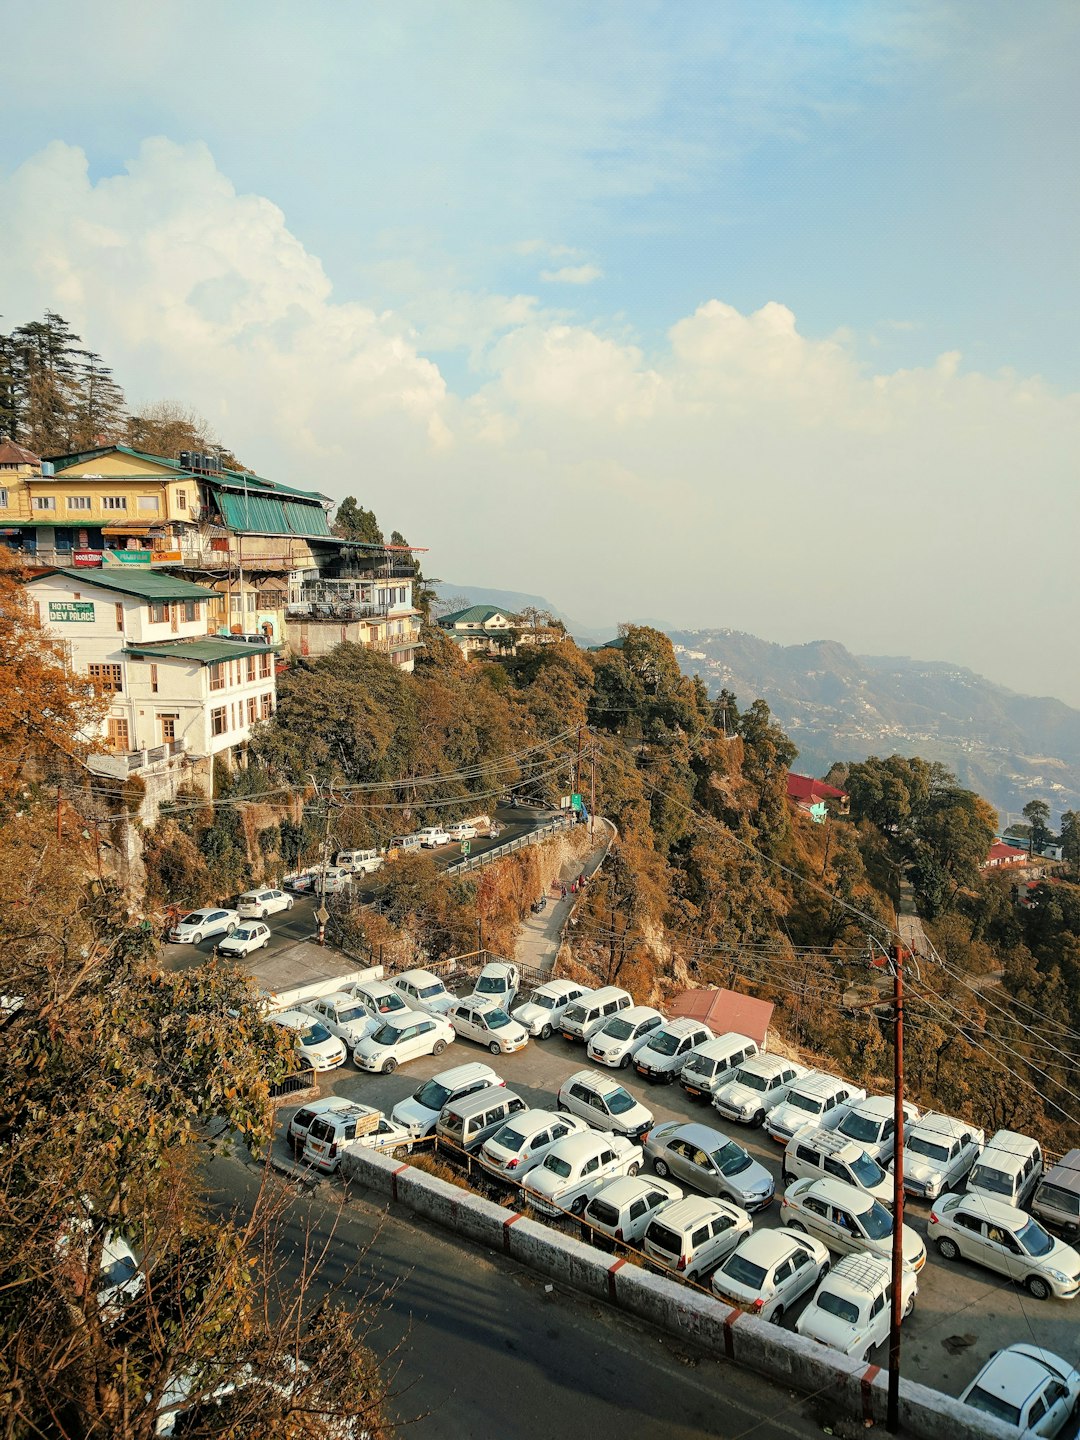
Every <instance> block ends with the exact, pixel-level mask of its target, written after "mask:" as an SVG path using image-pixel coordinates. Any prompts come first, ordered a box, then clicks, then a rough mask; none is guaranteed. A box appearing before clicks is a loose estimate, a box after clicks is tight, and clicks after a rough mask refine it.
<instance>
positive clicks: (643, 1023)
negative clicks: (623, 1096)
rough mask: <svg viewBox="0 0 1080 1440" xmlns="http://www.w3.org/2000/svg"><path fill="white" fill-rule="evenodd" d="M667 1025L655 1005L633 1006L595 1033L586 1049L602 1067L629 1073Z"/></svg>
mask: <svg viewBox="0 0 1080 1440" xmlns="http://www.w3.org/2000/svg"><path fill="white" fill-rule="evenodd" d="M663 1023H664V1017H663V1015H661V1014H660V1011H659V1010H654V1009H653V1008H652V1006H651V1005H631V1007H630V1009H629V1010H623V1011H622V1012H621V1014H619V1015H612V1017H611V1018H610V1020H605V1021H604V1023H603V1025H601V1027H600V1029H599V1030H594V1031H593V1033H592V1035H590V1037H589V1039H588V1041H587V1042H586V1045H585V1048H586V1050H587V1051H588V1055H589V1059H590V1060H595V1061H596V1063H597V1064H598V1065H610V1066H611V1068H612V1069H613V1070H614V1069H616V1068H620V1069H625V1068H626V1067H627V1066H628V1065H629V1064H630V1062H631V1061H632V1060H633V1058H634V1056H635V1055H636V1054H637V1052H638V1051H639V1050H640V1049H641V1048H642V1046H644V1045H645V1044H646V1043H647V1042H648V1039H649V1036H650V1035H651V1034H652V1032H653V1031H654V1030H656V1029H657V1028H658V1026H660V1025H663Z"/></svg>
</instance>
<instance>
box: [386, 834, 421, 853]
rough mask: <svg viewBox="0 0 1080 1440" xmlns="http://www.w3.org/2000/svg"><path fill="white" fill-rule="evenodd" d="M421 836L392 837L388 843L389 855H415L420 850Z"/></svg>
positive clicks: (387, 851)
mask: <svg viewBox="0 0 1080 1440" xmlns="http://www.w3.org/2000/svg"><path fill="white" fill-rule="evenodd" d="M420 848H421V847H420V836H419V835H391V837H390V839H389V840H388V841H387V842H386V853H387V855H392V856H396V855H409V854H415V853H416V852H417V851H418V850H419V849H420Z"/></svg>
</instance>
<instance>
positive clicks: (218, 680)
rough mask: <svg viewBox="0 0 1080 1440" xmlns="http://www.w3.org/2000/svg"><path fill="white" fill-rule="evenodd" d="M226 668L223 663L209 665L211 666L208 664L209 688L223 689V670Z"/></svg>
mask: <svg viewBox="0 0 1080 1440" xmlns="http://www.w3.org/2000/svg"><path fill="white" fill-rule="evenodd" d="M226 668H227V667H226V666H225V665H221V664H218V665H211V666H210V689H211V690H224V689H225V670H226Z"/></svg>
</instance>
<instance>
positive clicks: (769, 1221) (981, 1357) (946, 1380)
mask: <svg viewBox="0 0 1080 1440" xmlns="http://www.w3.org/2000/svg"><path fill="white" fill-rule="evenodd" d="M470 1060H481V1061H485V1062H487V1063H489V1064H491V1065H492V1067H493V1068H494V1069H495V1070H497V1071H498V1073H499V1074H500V1075H502V1076H503V1077H504V1079H505V1080H506V1083H507V1084H508V1085H509V1086H510V1087H511V1088H512V1089H513V1090H515V1091H516V1092H517V1093H518V1094H519V1095H520V1096H521V1097H522V1099H523V1100H525V1101H526V1103H527V1104H529V1105H530V1106H538V1107H540V1106H542V1107H546V1108H550V1109H554V1108H555V1095H556V1092H557V1091H558V1089H559V1086H560V1085H561V1084H562V1082H563V1081H564V1080H565V1079H566V1078H567V1076H569V1075H571V1074H572V1073H573V1072H574V1071H575V1070H580V1069H583V1068H588V1060H587V1057H586V1055H585V1052H584V1048H583V1047H581V1046H574V1045H570V1044H569V1043H568V1042H566V1041H564V1040H563V1039H561V1038H557V1037H556V1038H552V1039H551V1040H548V1041H544V1042H540V1041H532V1042H530V1044H529V1045H528V1046H527V1047H526V1048H525V1049H524V1050H523V1051H521V1052H519V1053H518V1054H516V1055H510V1056H503V1057H501V1058H500V1059H493V1058H492V1057H490V1056H489V1055H488V1054H487V1052H486V1051H484V1050H482V1049H481V1048H480V1047H479V1046H477V1045H473V1044H470V1043H469V1042H468V1041H462V1040H458V1041H456V1042H455V1043H454V1044H453V1045H452V1046H451V1047H450V1048H449V1049H448V1050H447V1051H446V1053H445V1054H444V1055H442V1056H440V1057H439V1058H438V1059H435V1058H432V1057H428V1058H425V1059H424V1060H422V1061H414V1062H412V1063H411V1064H409V1065H408V1066H406V1067H404V1068H403V1069H400V1070H398V1071H397V1072H395V1073H394V1074H393V1075H367V1074H363V1073H361V1072H360V1071H358V1070H356V1069H354V1068H353V1067H352V1065H351V1064H346V1065H345V1066H344V1067H342V1068H341V1069H339V1070H336V1071H333V1072H331V1073H330V1074H329V1075H326V1076H324V1077H323V1078H322V1092H323V1093H324V1094H330V1093H335V1094H339V1095H345V1096H348V1097H349V1098H350V1099H355V1100H362V1101H363V1102H364V1103H365V1104H368V1105H376V1106H378V1107H379V1108H381V1109H383V1110H384V1111H386V1112H387V1113H389V1111H390V1110H391V1109H392V1107H393V1106H394V1105H395V1104H396V1103H397V1102H398V1101H399V1100H402V1099H404V1098H406V1097H407V1096H409V1095H411V1094H412V1092H413V1091H414V1090H415V1089H416V1087H417V1086H418V1085H419V1084H420V1082H421V1081H422V1080H425V1079H427V1078H428V1077H429V1076H430V1075H434V1074H435V1073H437V1072H438V1071H440V1070H446V1069H448V1068H449V1067H450V1066H452V1065H459V1064H462V1063H465V1062H467V1061H470ZM618 1075H619V1079H620V1081H621V1083H623V1084H624V1085H625V1086H626V1088H627V1089H628V1090H630V1091H631V1092H632V1093H633V1094H634V1095H635V1096H636V1097H637V1098H638V1099H639V1100H641V1101H642V1103H643V1104H645V1105H647V1106H648V1108H649V1109H650V1110H652V1111H653V1113H654V1115H655V1116H656V1118H657V1119H658V1120H666V1119H686V1120H697V1121H701V1122H704V1123H707V1124H710V1125H714V1126H715V1128H717V1129H724V1128H725V1126H724V1122H723V1120H722V1118H721V1117H720V1116H719V1115H718V1114H717V1113H716V1111H715V1110H713V1109H712V1108H711V1107H710V1106H706V1105H704V1104H699V1103H697V1102H695V1101H693V1100H691V1099H690V1097H689V1096H687V1095H686V1094H685V1092H684V1091H683V1090H682V1088H681V1087H680V1086H679V1085H677V1084H676V1085H656V1086H654V1085H651V1084H649V1083H648V1082H647V1081H645V1080H643V1079H641V1078H640V1077H638V1076H637V1075H636V1074H634V1072H633V1071H632V1070H621V1071H619V1072H618ZM293 1108H295V1107H291V1108H288V1109H285V1110H283V1111H282V1120H283V1122H287V1120H288V1117H289V1116H290V1115H291V1113H292V1109H293ZM727 1131H728V1133H730V1134H731V1135H732V1137H733V1138H734V1139H736V1140H738V1141H739V1142H740V1143H741V1144H742V1145H744V1146H745V1147H746V1149H747V1150H749V1152H750V1153H751V1154H752V1155H753V1156H754V1157H755V1158H756V1159H758V1160H760V1161H761V1162H762V1163H763V1164H764V1165H765V1166H766V1167H767V1168H768V1169H769V1170H770V1172H771V1173H772V1174H773V1175H774V1177H775V1178H776V1182H777V1186H778V1189H779V1188H780V1160H781V1156H782V1151H781V1149H780V1147H779V1146H777V1145H774V1144H773V1143H772V1141H770V1140H769V1138H768V1136H767V1135H765V1133H764V1132H763V1131H761V1130H750V1129H745V1128H744V1127H741V1126H729V1127H727ZM279 1133H283V1128H282V1129H281V1130H280V1131H279ZM279 1143H283V1142H279ZM324 1183H326V1184H330V1185H335V1184H337V1183H338V1182H337V1181H335V1180H329V1181H326V1182H324ZM513 1193H514V1192H513V1191H512V1190H510V1189H509V1188H508V1189H507V1194H506V1201H507V1203H512V1196H513ZM928 1215H929V1207H928V1206H927V1205H924V1204H918V1203H914V1202H909V1203H908V1205H907V1206H906V1207H905V1222H906V1223H907V1224H909V1225H911V1226H912V1228H913V1229H915V1230H916V1231H917V1232H918V1233H919V1234H920V1235H921V1236H922V1238H923V1239H924V1240H925V1239H926V1230H927V1223H926V1222H927V1216H928ZM779 1223H780V1207H779V1204H778V1203H775V1202H774V1203H773V1204H772V1205H771V1206H770V1207H769V1208H768V1209H767V1210H766V1211H764V1212H763V1213H762V1214H760V1215H758V1216H757V1217H756V1219H755V1224H756V1225H757V1226H759V1227H760V1226H776V1225H778V1224H779ZM803 1303H805V1302H803ZM1078 1303H1080V1302H1072V1303H1069V1302H1064V1301H1057V1300H1046V1301H1041V1302H1040V1301H1036V1300H1033V1299H1032V1298H1031V1297H1030V1296H1028V1295H1027V1294H1025V1293H1024V1292H1023V1291H1022V1290H1020V1289H1019V1288H1018V1287H1016V1286H1011V1285H1009V1284H1008V1283H1007V1282H1006V1281H1005V1280H1003V1279H1001V1278H999V1277H998V1276H996V1275H994V1274H993V1273H991V1272H990V1271H987V1270H981V1269H978V1268H976V1267H974V1266H971V1265H968V1264H966V1263H964V1262H958V1263H955V1264H948V1263H947V1262H946V1261H944V1260H943V1259H942V1258H941V1257H940V1256H939V1255H938V1254H937V1252H936V1251H935V1250H933V1249H931V1250H930V1251H929V1256H928V1259H927V1263H926V1265H925V1267H924V1268H923V1270H922V1272H921V1274H920V1276H919V1295H918V1300H917V1303H916V1307H915V1313H914V1314H913V1315H912V1316H911V1318H910V1319H908V1320H906V1321H905V1322H904V1328H903V1338H904V1349H903V1373H904V1374H905V1375H906V1376H907V1378H908V1379H911V1380H918V1381H921V1382H922V1383H923V1384H926V1385H930V1386H932V1387H933V1388H935V1389H939V1390H943V1391H945V1392H946V1393H949V1394H954V1395H955V1394H959V1392H960V1391H961V1390H962V1389H963V1387H964V1385H965V1384H966V1383H967V1381H968V1380H969V1379H970V1378H971V1377H972V1376H973V1375H974V1374H975V1372H976V1371H977V1370H978V1369H979V1367H980V1366H981V1365H982V1363H983V1362H984V1361H985V1360H987V1359H988V1358H989V1356H990V1355H991V1354H992V1353H993V1351H995V1350H998V1349H1001V1348H1002V1347H1003V1346H1005V1345H1009V1344H1013V1343H1015V1342H1017V1341H1021V1340H1023V1341H1027V1342H1029V1343H1034V1344H1036V1345H1042V1346H1045V1347H1046V1348H1047V1349H1050V1350H1053V1351H1054V1352H1055V1353H1056V1354H1058V1355H1060V1356H1062V1357H1064V1358H1065V1359H1067V1360H1069V1361H1070V1363H1073V1364H1076V1363H1077V1360H1078V1358H1080V1344H1078V1340H1080V1326H1078V1322H1080V1310H1078V1309H1077V1308H1076V1306H1077V1304H1078ZM799 1309H800V1307H799V1306H797V1307H795V1309H794V1310H793V1311H792V1313H791V1315H790V1316H788V1317H787V1319H786V1320H785V1325H786V1326H788V1327H790V1325H791V1324H793V1322H794V1320H795V1319H797V1318H798V1314H799ZM874 1359H875V1360H876V1361H877V1363H878V1364H882V1363H885V1361H886V1360H887V1354H886V1350H885V1347H882V1348H881V1350H880V1351H879V1353H878V1354H876V1355H875V1356H874ZM1065 1433H1066V1434H1067V1435H1073V1434H1075V1433H1076V1428H1075V1427H1073V1428H1070V1429H1069V1430H1068V1431H1066V1432H1065Z"/></svg>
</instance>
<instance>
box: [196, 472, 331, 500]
mask: <svg viewBox="0 0 1080 1440" xmlns="http://www.w3.org/2000/svg"><path fill="white" fill-rule="evenodd" d="M200 479H203V480H205V481H206V483H207V485H212V486H214V487H215V489H222V490H243V491H245V492H247V493H249V494H255V495H262V494H267V495H295V496H296V497H297V498H298V499H301V500H306V501H307V502H308V504H317V505H321V504H322V502H323V501H324V500H329V499H330V497H329V495H323V494H322V493H321V492H320V491H318V490H297V489H295V488H294V487H293V486H292V485H281V484H279V483H278V481H276V480H267V479H265V478H264V477H263V476H262V475H255V474H253V473H252V472H251V471H249V470H222V471H221V473H220V474H218V475H203V476H200Z"/></svg>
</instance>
